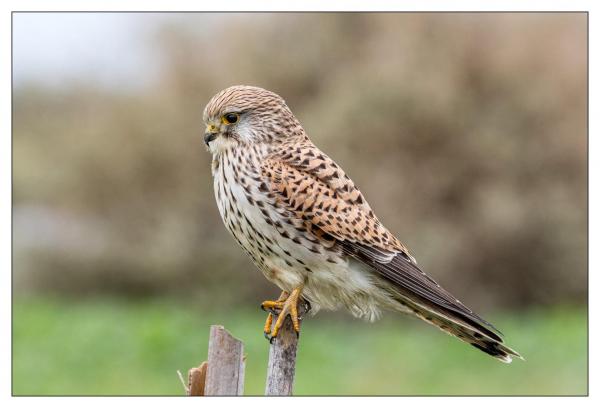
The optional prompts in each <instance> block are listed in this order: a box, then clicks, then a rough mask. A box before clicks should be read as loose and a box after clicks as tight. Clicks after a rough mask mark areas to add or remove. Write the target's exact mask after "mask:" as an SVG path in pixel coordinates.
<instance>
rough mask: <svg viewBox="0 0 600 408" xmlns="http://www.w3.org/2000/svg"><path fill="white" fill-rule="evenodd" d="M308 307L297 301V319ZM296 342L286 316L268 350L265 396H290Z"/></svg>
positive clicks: (289, 321)
mask: <svg viewBox="0 0 600 408" xmlns="http://www.w3.org/2000/svg"><path fill="white" fill-rule="evenodd" d="M309 307H310V306H309V305H308V303H307V302H305V301H304V300H301V301H299V302H298V315H299V317H302V316H303V315H304V314H305V313H306V312H307V311H308V310H309ZM298 340H299V337H298V336H297V335H296V331H295V330H294V326H293V325H292V319H291V318H290V317H289V316H287V317H286V319H285V322H284V324H283V326H282V327H281V330H280V331H279V334H278V336H277V338H275V339H274V340H273V342H272V343H271V347H270V349H269V367H268V370H267V385H266V389H265V395H292V391H293V386H294V375H295V373H296V352H297V350H298Z"/></svg>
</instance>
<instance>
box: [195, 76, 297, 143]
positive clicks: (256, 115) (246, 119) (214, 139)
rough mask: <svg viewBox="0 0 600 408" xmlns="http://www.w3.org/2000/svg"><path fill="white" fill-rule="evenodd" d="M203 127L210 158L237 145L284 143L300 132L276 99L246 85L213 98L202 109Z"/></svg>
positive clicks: (267, 92)
mask: <svg viewBox="0 0 600 408" xmlns="http://www.w3.org/2000/svg"><path fill="white" fill-rule="evenodd" d="M204 123H205V124H206V130H205V134H204V143H205V144H206V146H207V147H208V150H209V151H210V152H211V153H213V154H215V153H218V152H222V151H224V150H227V149H229V148H233V147H236V146H239V145H252V144H256V143H270V142H274V141H277V140H283V139H285V138H286V137H288V136H290V135H293V134H297V133H298V128H299V129H300V130H301V127H300V123H299V122H298V120H297V119H296V118H295V117H294V115H293V113H292V112H291V111H290V109H289V108H288V107H287V105H286V104H285V101H284V100H283V99H282V98H281V97H280V96H279V95H277V94H275V93H273V92H271V91H267V90H266V89H262V88H258V87H254V86H245V85H236V86H232V87H229V88H227V89H224V90H222V91H221V92H219V93H218V94H216V95H215V96H213V97H212V98H211V100H210V101H209V102H208V104H207V105H206V108H204Z"/></svg>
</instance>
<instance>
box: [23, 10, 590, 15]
mask: <svg viewBox="0 0 600 408" xmlns="http://www.w3.org/2000/svg"><path fill="white" fill-rule="evenodd" d="M11 13H40V14H41V13H49V14H51V13H94V14H98V13H112V14H123V13H125V14H136V13H139V14H215V13H216V14H353V13H354V14H583V13H586V14H588V15H589V10H566V11H560V10H559V11H556V10H519V11H505V10H490V11H481V10H451V11H431V10H424V11H414V10H411V11H402V10H398V11H395V10H392V11H390V10H387V11H386V10H381V11H379V10H363V11H360V10H323V11H321V10H301V11H294V10H282V11H273V10H241V11H231V10H225V11H213V10H207V11H203V10H166V11H165V10H162V11H161V10H117V11H114V10H64V11H62V10H11Z"/></svg>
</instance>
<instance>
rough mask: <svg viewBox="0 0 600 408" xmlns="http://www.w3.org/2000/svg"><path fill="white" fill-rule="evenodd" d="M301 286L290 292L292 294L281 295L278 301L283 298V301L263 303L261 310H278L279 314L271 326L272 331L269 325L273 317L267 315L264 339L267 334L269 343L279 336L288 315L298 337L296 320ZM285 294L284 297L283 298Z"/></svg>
mask: <svg viewBox="0 0 600 408" xmlns="http://www.w3.org/2000/svg"><path fill="white" fill-rule="evenodd" d="M302 289H303V285H301V286H299V287H297V288H296V289H294V290H292V292H291V293H290V294H289V295H288V294H287V292H284V293H282V296H280V299H281V298H282V297H283V298H284V300H277V301H276V302H263V308H264V309H266V308H271V309H278V311H279V313H278V316H277V320H276V321H275V325H274V326H273V330H271V323H272V322H273V315H272V313H269V316H268V317H267V322H266V323H265V337H267V338H269V337H268V336H269V334H271V337H270V338H269V340H270V341H273V339H274V338H276V337H277V335H278V334H279V330H281V327H282V326H283V323H284V322H285V318H286V317H287V316H288V315H289V316H290V318H291V319H292V325H293V326H294V330H295V331H296V334H297V335H300V319H299V318H298V301H299V300H300V295H301V294H302ZM284 294H285V297H284ZM267 326H268V327H267Z"/></svg>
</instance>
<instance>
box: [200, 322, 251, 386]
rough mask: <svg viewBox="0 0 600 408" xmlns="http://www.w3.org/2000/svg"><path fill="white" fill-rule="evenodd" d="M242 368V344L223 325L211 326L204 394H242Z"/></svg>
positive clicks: (243, 367)
mask: <svg viewBox="0 0 600 408" xmlns="http://www.w3.org/2000/svg"><path fill="white" fill-rule="evenodd" d="M244 369H245V362H244V344H243V343H242V342H241V341H240V340H238V339H236V338H234V337H233V336H232V335H231V334H229V332H228V331H227V330H225V329H224V328H223V326H216V325H214V326H211V327H210V338H209V341H208V367H207V370H206V382H205V385H204V395H243V394H244Z"/></svg>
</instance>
